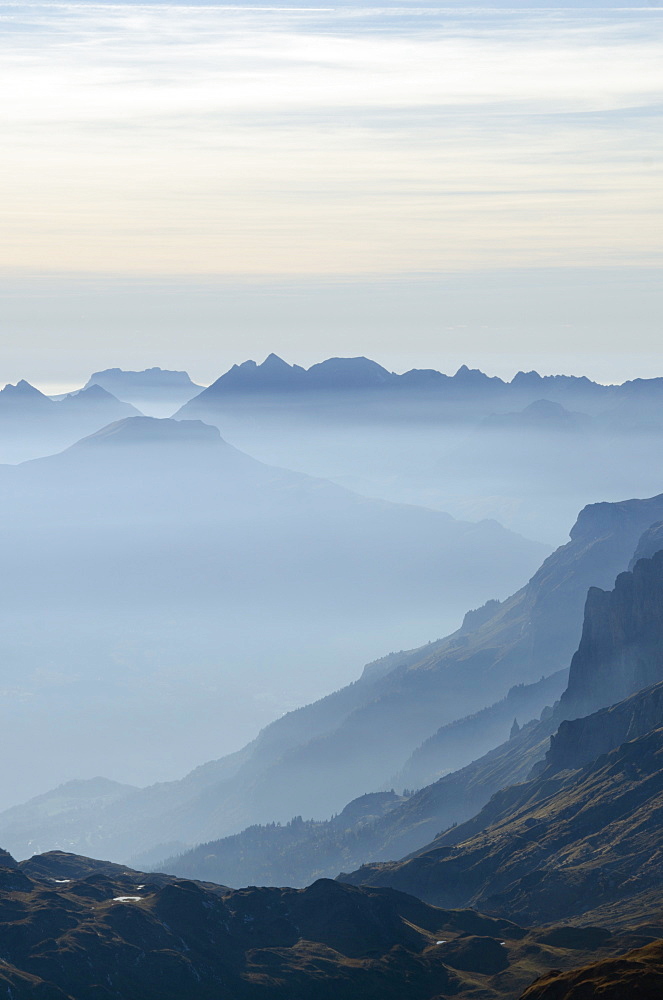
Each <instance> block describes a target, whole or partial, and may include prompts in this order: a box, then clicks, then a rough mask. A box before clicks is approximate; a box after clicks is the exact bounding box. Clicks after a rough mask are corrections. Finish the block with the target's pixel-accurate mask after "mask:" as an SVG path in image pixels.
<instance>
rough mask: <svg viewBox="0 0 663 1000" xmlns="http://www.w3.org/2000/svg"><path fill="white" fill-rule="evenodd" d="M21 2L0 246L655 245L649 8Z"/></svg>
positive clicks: (597, 253) (450, 264)
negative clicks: (471, 9) (418, 9)
mask: <svg viewBox="0 0 663 1000" xmlns="http://www.w3.org/2000/svg"><path fill="white" fill-rule="evenodd" d="M2 10H3V12H4V17H5V26H6V27H7V29H8V30H6V31H4V32H3V38H4V41H3V42H2V43H1V45H2V51H0V67H1V68H0V87H2V91H3V93H5V94H7V93H11V95H12V99H11V101H5V102H4V104H3V109H2V117H3V118H4V122H3V134H4V136H5V142H4V151H3V154H2V164H1V168H2V179H3V183H2V187H3V191H4V196H3V201H4V205H3V209H2V213H3V229H4V232H5V234H6V236H5V241H4V244H3V247H2V248H0V268H19V269H21V268H25V269H32V270H35V269H37V270H38V269H40V268H42V269H44V270H49V271H52V270H53V269H57V268H61V269H63V270H71V271H81V270H88V271H93V272H94V271H103V272H109V271H118V272H120V271H121V272H126V271H128V270H135V271H137V272H143V273H151V272H158V273H163V272H168V271H171V272H173V273H178V274H218V275H232V274H237V275H242V274H249V275H250V274H279V273H280V274H290V275H295V274H320V275H332V274H334V273H344V274H345V273H348V272H354V273H358V274H361V273H365V274H369V273H376V272H379V273H401V272H412V271H434V270H436V269H450V268H454V267H455V268H461V269H463V268H472V267H490V266H496V267H501V266H520V265H523V264H525V265H534V264H536V265H541V266H543V265H553V266H554V265H559V264H565V265H569V264H572V265H576V266H588V265H605V264H609V265H613V264H630V265H634V264H651V263H654V262H656V261H657V260H658V258H659V255H660V231H661V219H660V211H661V199H660V182H659V178H660V164H661V140H660V138H659V136H660V135H661V130H660V128H652V124H651V119H652V118H653V117H656V116H659V115H660V108H661V101H662V94H663V59H661V35H662V33H663V26H662V22H661V20H660V17H659V16H658V15H657V14H656V13H654V12H651V11H649V12H647V13H645V12H640V13H639V14H638V13H637V12H635V11H629V12H628V13H625V12H618V11H612V12H610V11H604V12H602V13H597V12H592V13H588V12H582V11H577V12H573V11H571V12H566V13H564V14H561V13H560V12H559V11H557V12H548V13H546V12H542V11H539V12H529V13H528V12H523V11H519V12H515V13H508V12H500V13H497V14H486V13H484V14H483V15H481V16H477V15H476V12H475V16H472V17H468V16H467V15H466V14H459V13H453V12H446V13H445V12H440V13H437V14H430V13H429V14H426V15H425V16H422V15H416V14H415V13H414V12H412V11H410V12H405V13H403V12H400V13H399V12H387V11H382V12H380V11H376V10H373V11H344V10H342V9H341V10H339V11H317V12H315V11H288V12H286V11H277V10H270V11H268V10H260V11H256V10H253V11H251V10H248V9H247V10H237V9H235V10H229V9H223V8H205V7H200V8H197V7H172V6H166V5H164V6H144V7H139V6H133V5H132V6H131V7H124V8H122V7H100V6H94V5H90V6H86V7H83V6H77V5H61V6H57V5H56V6H53V5H51V7H50V8H46V7H42V6H34V7H30V6H21V7H20V8H19V7H12V6H9V7H3V8H2Z"/></svg>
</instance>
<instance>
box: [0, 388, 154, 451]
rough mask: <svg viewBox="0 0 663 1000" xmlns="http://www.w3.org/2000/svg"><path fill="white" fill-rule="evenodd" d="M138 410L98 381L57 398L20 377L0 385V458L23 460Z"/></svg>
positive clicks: (129, 415)
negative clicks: (2, 386)
mask: <svg viewBox="0 0 663 1000" xmlns="http://www.w3.org/2000/svg"><path fill="white" fill-rule="evenodd" d="M138 414H139V411H138V410H137V409H136V408H135V407H134V406H131V405H130V404H129V403H125V402H121V401H120V400H119V399H117V398H116V397H115V396H113V395H112V394H111V393H110V392H107V391H106V389H104V388H102V386H100V385H91V386H89V388H85V389H82V390H81V391H80V392H76V393H71V394H69V395H67V396H64V397H62V398H61V399H58V400H53V399H51V398H50V397H49V396H45V395H44V393H43V392H40V391H39V389H35V387H34V386H33V385H30V383H29V382H26V381H25V380H24V379H22V380H21V381H20V382H17V384H16V385H6V386H5V387H4V389H0V462H23V461H25V460H26V459H30V458H36V457H39V456H41V455H48V454H50V453H51V452H54V451H60V450H61V449H62V448H65V447H67V446H68V445H71V444H73V443H74V442H75V441H77V440H78V439H79V438H81V437H83V436H84V435H86V434H91V433H92V432H94V431H96V430H98V429H99V428H100V427H104V426H105V425H106V424H109V423H111V422H112V421H115V420H120V419H123V418H126V417H131V416H137V415H138Z"/></svg>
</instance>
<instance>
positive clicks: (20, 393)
mask: <svg viewBox="0 0 663 1000" xmlns="http://www.w3.org/2000/svg"><path fill="white" fill-rule="evenodd" d="M0 393H3V394H4V395H6V396H14V397H23V398H33V399H48V396H45V395H44V393H43V392H40V391H39V389H37V388H35V386H34V385H31V384H30V382H26V380H25V379H24V378H22V379H19V381H18V382H17V383H16V385H12V383H11V382H8V383H7V385H6V386H5V387H4V389H1V390H0Z"/></svg>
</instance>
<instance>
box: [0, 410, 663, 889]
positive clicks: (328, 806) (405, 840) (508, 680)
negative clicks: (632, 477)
mask: <svg viewBox="0 0 663 1000" xmlns="http://www.w3.org/2000/svg"><path fill="white" fill-rule="evenodd" d="M183 433H184V428H183ZM86 447H87V446H86ZM662 509H663V498H662V497H655V498H652V499H650V500H641V501H626V502H623V503H620V504H598V505H595V506H593V507H590V508H588V509H586V510H584V511H583V512H582V513H581V515H580V516H579V518H578V522H577V524H576V525H575V526H574V529H573V531H572V538H571V541H570V542H569V543H567V545H566V546H563V547H562V548H560V549H559V550H558V551H557V552H555V553H554V554H553V555H552V556H550V557H548V559H547V560H546V561H545V562H544V564H543V566H542V567H541V568H540V570H539V571H538V572H537V573H536V574H535V575H534V577H533V578H532V580H531V581H530V583H529V584H528V585H527V586H526V587H525V588H523V589H522V590H520V591H518V592H517V593H516V594H515V595H514V596H513V597H512V598H509V599H508V600H506V601H504V602H503V603H499V602H490V603H489V604H488V605H487V606H486V607H485V608H483V609H481V610H479V611H477V612H472V613H471V614H469V615H468V616H467V618H466V621H465V624H464V626H463V627H462V628H461V629H460V630H459V631H457V632H456V633H454V634H453V635H451V636H450V637H448V638H447V639H445V640H441V641H439V642H437V643H432V644H430V645H428V646H425V647H423V648H420V649H418V650H414V651H411V652H409V653H403V654H393V655H392V656H389V657H386V658H385V659H384V660H383V661H378V662H376V663H374V664H371V665H370V666H369V667H368V668H367V669H366V670H365V671H364V674H363V675H362V677H361V678H360V680H359V681H357V682H355V683H354V684H352V685H350V686H348V687H346V688H344V689H341V690H339V691H338V692H336V693H334V694H332V695H329V696H327V697H326V698H324V699H322V700H320V701H318V702H316V703H314V704H311V705H309V706H307V707H306V708H303V709H299V710H297V711H295V712H292V713H289V714H287V715H285V716H284V717H283V718H281V719H279V720H277V721H276V722H274V723H272V724H271V725H270V726H268V727H267V728H266V729H265V730H264V731H263V732H262V733H261V734H260V736H259V737H258V739H257V740H255V741H254V742H253V743H251V744H249V745H248V746H247V747H245V749H244V750H242V751H240V752H239V753H236V754H233V755H231V756H229V757H227V758H222V759H221V760H218V761H213V762H210V763H209V764H206V765H204V766H203V767H200V768H197V769H196V770H195V771H193V772H191V774H190V775H188V776H187V777H186V778H184V779H183V780H181V781H175V782H169V783H166V784H161V785H158V786H154V787H151V788H147V789H144V790H141V791H136V792H130V793H129V794H127V796H126V797H124V798H123V799H122V800H120V801H118V802H114V803H113V804H112V806H109V807H107V808H106V807H104V808H99V807H98V806H97V805H96V804H95V805H94V806H93V807H89V808H86V807H85V805H84V804H82V803H81V804H79V807H78V808H76V809H72V808H70V807H66V806H65V807H61V806H60V805H58V804H57V803H61V800H62V793H61V792H60V791H56V792H54V793H53V805H54V807H53V808H51V806H50V805H49V797H48V796H47V798H46V799H45V800H43V804H42V805H40V806H38V809H37V816H36V815H35V812H34V808H35V805H37V804H35V805H29V806H27V807H16V809H14V810H11V811H10V812H6V813H5V814H3V815H2V816H0V840H2V842H4V843H5V844H7V846H9V847H10V848H11V849H12V850H13V851H14V852H15V853H17V854H19V855H23V854H27V853H30V852H31V851H32V850H35V849H39V848H42V849H44V848H46V847H56V846H58V847H69V848H71V849H74V850H76V851H77V852H80V851H81V850H87V851H90V850H94V851H95V852H96V853H100V854H103V855H105V856H107V857H111V858H113V859H118V860H119V859H125V860H126V859H128V858H129V857H131V856H133V855H134V854H136V853H141V852H146V851H151V852H152V853H151V854H150V857H151V859H152V860H153V861H158V860H161V859H163V858H164V857H166V856H167V855H173V854H175V853H176V852H180V851H181V850H182V847H183V846H184V845H187V844H194V843H196V842H199V843H202V842H209V841H212V840H216V839H218V838H219V837H223V836H224V835H229V834H235V833H238V832H239V831H240V830H242V829H243V828H244V827H246V826H249V825H251V824H256V823H263V824H264V823H271V822H273V821H280V822H282V823H287V822H288V821H289V820H290V819H291V818H292V817H293V816H297V815H299V816H304V817H306V818H307V819H308V818H309V817H311V816H313V817H317V818H318V819H324V818H326V817H329V816H330V815H331V814H332V813H334V812H341V810H343V808H344V807H345V806H346V804H347V803H348V802H349V801H350V800H351V799H353V798H356V797H357V796H361V795H362V794H363V793H365V792H367V791H373V790H376V789H379V788H380V787H384V786H385V785H386V787H387V788H389V787H391V780H392V778H393V776H394V775H395V774H397V773H398V772H401V771H403V769H404V767H405V766H406V762H408V763H407V767H408V768H409V770H408V774H409V775H410V777H411V779H412V778H416V775H417V773H418V772H417V769H416V768H417V766H418V765H417V759H418V758H420V759H419V764H420V766H421V772H420V773H421V774H422V777H423V780H422V781H421V784H425V783H426V781H429V780H430V777H431V768H432V766H433V758H434V756H435V752H434V751H435V746H436V745H437V746H438V747H439V749H440V757H439V760H438V768H439V773H440V774H441V775H443V776H442V777H441V778H439V780H438V781H437V782H436V783H434V784H433V785H430V787H426V788H425V789H423V790H422V791H420V792H418V793H417V794H416V795H413V796H411V797H408V799H407V802H404V803H402V804H399V803H396V808H394V809H393V810H390V811H389V812H388V813H387V815H385V816H384V818H383V819H380V821H379V823H377V824H376V828H375V830H373V829H371V830H368V829H365V830H364V832H363V833H362V835H361V836H362V840H361V842H360V843H359V845H357V843H355V844H353V842H352V838H353V837H354V834H353V833H352V832H351V833H350V835H349V836H348V837H345V835H343V836H342V837H339V836H338V831H337V830H334V829H333V828H326V830H321V829H320V827H319V826H317V827H316V830H317V831H318V832H319V833H320V834H321V836H320V837H319V840H320V842H322V841H323V840H325V839H328V840H329V843H330V844H331V850H330V851H329V852H328V856H327V858H326V861H325V865H326V866H330V867H331V866H334V865H336V863H337V861H341V862H342V861H343V859H346V858H347V859H357V860H359V859H366V858H368V857H372V858H376V857H377V858H385V859H386V858H394V857H401V856H402V855H404V854H406V853H408V852H410V851H413V850H415V849H416V848H417V847H419V846H421V844H422V843H425V842H426V840H427V839H430V838H431V837H433V836H434V835H435V834H436V833H437V832H438V831H439V830H441V829H444V828H445V827H447V826H450V825H451V824H452V823H461V822H464V821H466V820H468V819H470V817H472V816H473V815H474V814H475V813H476V812H477V811H478V810H479V809H481V808H482V807H483V806H484V805H485V804H486V803H487V802H488V800H489V799H490V797H491V795H493V794H494V793H495V792H497V791H498V790H499V789H500V788H503V787H505V786H506V785H508V784H510V783H513V782H514V781H522V780H524V779H525V778H526V777H527V776H528V774H529V772H530V770H531V768H532V766H533V765H534V764H535V763H536V762H537V761H539V760H541V759H542V758H543V756H544V755H545V752H546V750H547V749H548V745H549V738H550V735H551V734H552V733H553V732H554V731H555V730H556V728H557V726H558V725H559V719H556V718H555V716H554V715H553V713H550V712H548V713H544V717H543V718H542V719H541V721H538V719H537V720H536V721H531V722H530V719H531V718H532V716H530V719H527V718H525V717H522V718H521V719H520V724H522V728H521V729H520V731H519V732H518V734H517V735H515V736H514V737H513V738H509V736H510V733H511V730H512V725H513V718H514V715H515V711H514V712H513V714H512V707H513V704H514V701H513V699H514V698H517V697H518V692H517V691H516V693H515V694H512V695H510V696H508V692H509V689H510V688H512V687H513V686H514V685H518V684H526V685H529V684H531V685H533V688H531V689H530V690H529V692H528V691H527V689H525V690H524V691H523V692H521V694H522V696H523V702H522V703H523V704H525V705H528V707H529V711H530V712H531V713H532V715H533V716H534V717H535V719H536V717H537V716H538V715H540V713H541V710H542V709H543V708H544V706H545V704H546V702H548V700H549V696H550V695H551V694H552V698H551V699H550V700H554V697H556V695H555V694H554V692H556V691H557V692H558V691H559V687H558V686H557V685H560V686H561V683H563V675H562V677H559V676H558V677H557V678H553V677H552V675H553V674H556V673H557V672H558V671H563V670H564V669H565V668H566V667H567V666H568V664H569V662H570V661H571V657H572V654H573V651H574V650H575V649H576V648H577V646H578V642H579V640H580V637H581V626H582V619H583V608H584V604H585V598H586V594H587V590H588V588H589V587H590V586H597V585H598V586H603V587H606V588H607V587H611V586H612V585H613V583H614V580H615V577H616V576H617V574H618V573H619V571H620V570H622V569H623V568H624V567H625V566H627V565H628V564H629V561H630V559H631V556H632V553H633V552H634V551H635V549H636V547H637V546H638V541H639V539H640V537H641V536H642V534H643V532H644V531H646V530H647V528H648V526H649V525H650V524H652V523H655V522H656V521H658V520H659V519H660V517H661V511H662ZM541 673H544V674H545V675H546V676H547V677H549V678H550V680H549V681H546V682H541V681H540V677H541ZM452 692H453V696H452ZM608 693H609V692H608V691H607V690H606V694H608ZM505 696H507V697H506V702H505V704H504V705H502V706H500V704H499V701H498V700H499V699H502V698H504V697H505ZM490 700H496V701H495V708H493V709H491V711H490V713H488V715H487V716H486V715H484V716H479V725H478V726H477V720H476V719H473V718H472V717H471V715H472V714H473V713H475V712H477V711H480V710H481V709H482V707H483V705H484V704H485V702H486V701H490ZM505 707H506V711H505ZM463 714H465V715H466V716H467V719H466V720H465V721H463V722H457V720H458V719H459V718H462V717H463ZM482 719H483V720H484V723H485V730H486V733H487V735H486V741H487V742H486V743H482V742H481V740H482V739H483V737H480V738H479V739H478V741H477V742H476V743H474V742H473V739H472V737H471V734H473V733H476V732H477V728H482V725H481V720H482ZM500 720H501V721H500ZM451 723H456V725H450V724H451ZM500 726H501V727H502V731H501V736H500V734H499V732H498V731H499V728H500ZM492 727H494V728H492ZM430 740H432V748H431V751H432V752H431V753H430V754H429V753H428V752H427V751H426V750H425V748H424V747H422V750H421V751H420V752H418V753H415V752H414V751H417V748H418V747H420V746H421V745H422V744H423V743H424V742H425V741H430ZM503 741H506V742H503ZM487 743H488V745H487ZM498 743H499V744H500V746H497V744H498ZM491 745H492V747H494V749H491V748H490V747H491ZM486 751H488V752H486ZM482 753H483V754H484V756H483V757H482V756H481V754H482ZM477 757H478V759H476V758H477ZM458 769H460V770H458ZM447 771H448V772H451V773H449V774H446V775H445V772H447ZM418 784H419V783H418V782H416V781H414V780H412V781H411V782H409V783H408V785H409V787H410V788H413V787H417V785H418ZM399 790H400V789H399ZM40 809H41V810H42V811H43V812H49V817H48V819H44V820H41V821H38V815H39V810H40ZM164 830H167V831H168V838H167V839H165V840H164V837H163V832H164ZM327 832H329V833H330V834H331V835H332V836H331V837H330V838H327ZM263 833H264V831H263ZM263 833H261V834H259V836H258V838H257V839H258V840H260V839H261V838H263ZM294 833H295V834H296V837H295V839H298V842H299V843H300V845H301V843H302V840H303V839H304V838H302V837H301V836H300V833H301V830H295V831H294ZM267 836H269V835H267ZM278 838H280V841H279V842H278V844H277V846H276V848H275V852H274V855H271V854H270V855H269V857H267V855H265V859H264V865H265V870H268V871H270V872H271V874H272V876H273V877H274V878H277V879H279V878H280V877H279V874H278V873H279V867H278V866H279V865H280V864H281V861H280V860H279V852H282V851H283V850H284V848H285V847H287V846H288V845H291V844H292V842H293V840H292V838H290V839H289V838H288V837H284V836H283V835H282V834H278ZM254 839H255V838H254ZM263 839H264V838H263ZM276 843H277V841H276V840H275V844H276ZM348 848H351V849H350V850H348ZM238 849H239V850H240V851H241V849H242V845H241V844H239V845H238ZM233 850H234V847H233ZM265 850H267V849H266V848H265ZM307 850H308V849H307ZM207 853H208V854H210V855H213V854H214V851H213V850H210V851H208V852H207ZM301 859H302V864H301V867H299V868H297V869H296V870H293V868H292V867H291V868H290V869H288V872H289V874H288V878H289V879H290V878H292V880H295V879H296V880H298V881H305V880H306V876H307V873H309V872H310V869H307V868H306V865H307V864H309V861H310V853H309V855H306V851H305V850H304V848H303V847H302V848H301ZM142 863H146V862H145V861H144V862H142ZM221 864H222V861H221V860H220V859H217V860H215V859H212V860H211V861H210V867H211V868H213V869H214V875H213V876H211V877H213V878H215V879H218V878H219V875H218V870H219V868H220V867H221ZM330 867H326V868H325V869H324V871H325V873H327V874H328V873H330ZM338 867H344V868H345V870H348V867H349V866H346V865H345V864H343V863H341V864H339V865H338ZM243 870H245V869H243ZM331 871H334V868H333V867H331ZM282 874H283V873H282ZM221 880H222V881H223V880H224V879H221ZM226 881H231V879H230V878H229V877H226Z"/></svg>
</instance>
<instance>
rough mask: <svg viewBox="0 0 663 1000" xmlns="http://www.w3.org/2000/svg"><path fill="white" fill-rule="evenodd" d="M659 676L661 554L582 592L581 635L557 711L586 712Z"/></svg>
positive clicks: (662, 648)
mask: <svg viewBox="0 0 663 1000" xmlns="http://www.w3.org/2000/svg"><path fill="white" fill-rule="evenodd" d="M660 680H663V552H658V553H656V554H655V555H654V556H653V557H652V558H651V559H640V560H638V562H637V563H636V564H635V565H634V567H633V570H632V571H631V572H630V573H621V574H620V575H619V576H618V577H617V580H616V581H615V586H614V589H613V590H612V591H610V592H605V591H603V590H599V589H598V588H596V587H592V588H591V589H590V591H589V593H588V595H587V602H586V604H585V617H584V623H583V630H582V637H581V640H580V645H579V647H578V650H577V652H576V653H575V655H574V656H573V659H572V660H571V668H570V671H569V683H568V687H567V689H566V691H565V692H564V694H563V695H562V698H561V705H560V710H561V712H562V713H563V715H566V716H567V717H572V716H574V715H575V716H580V715H586V714H588V713H589V712H593V711H595V710H596V709H597V708H599V707H603V706H605V705H610V704H614V703H616V702H618V701H621V700H622V699H623V698H626V697H628V696H629V695H630V694H633V693H634V692H635V691H638V690H640V689H641V688H644V687H649V686H650V685H652V684H655V683H657V682H658V681H660Z"/></svg>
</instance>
